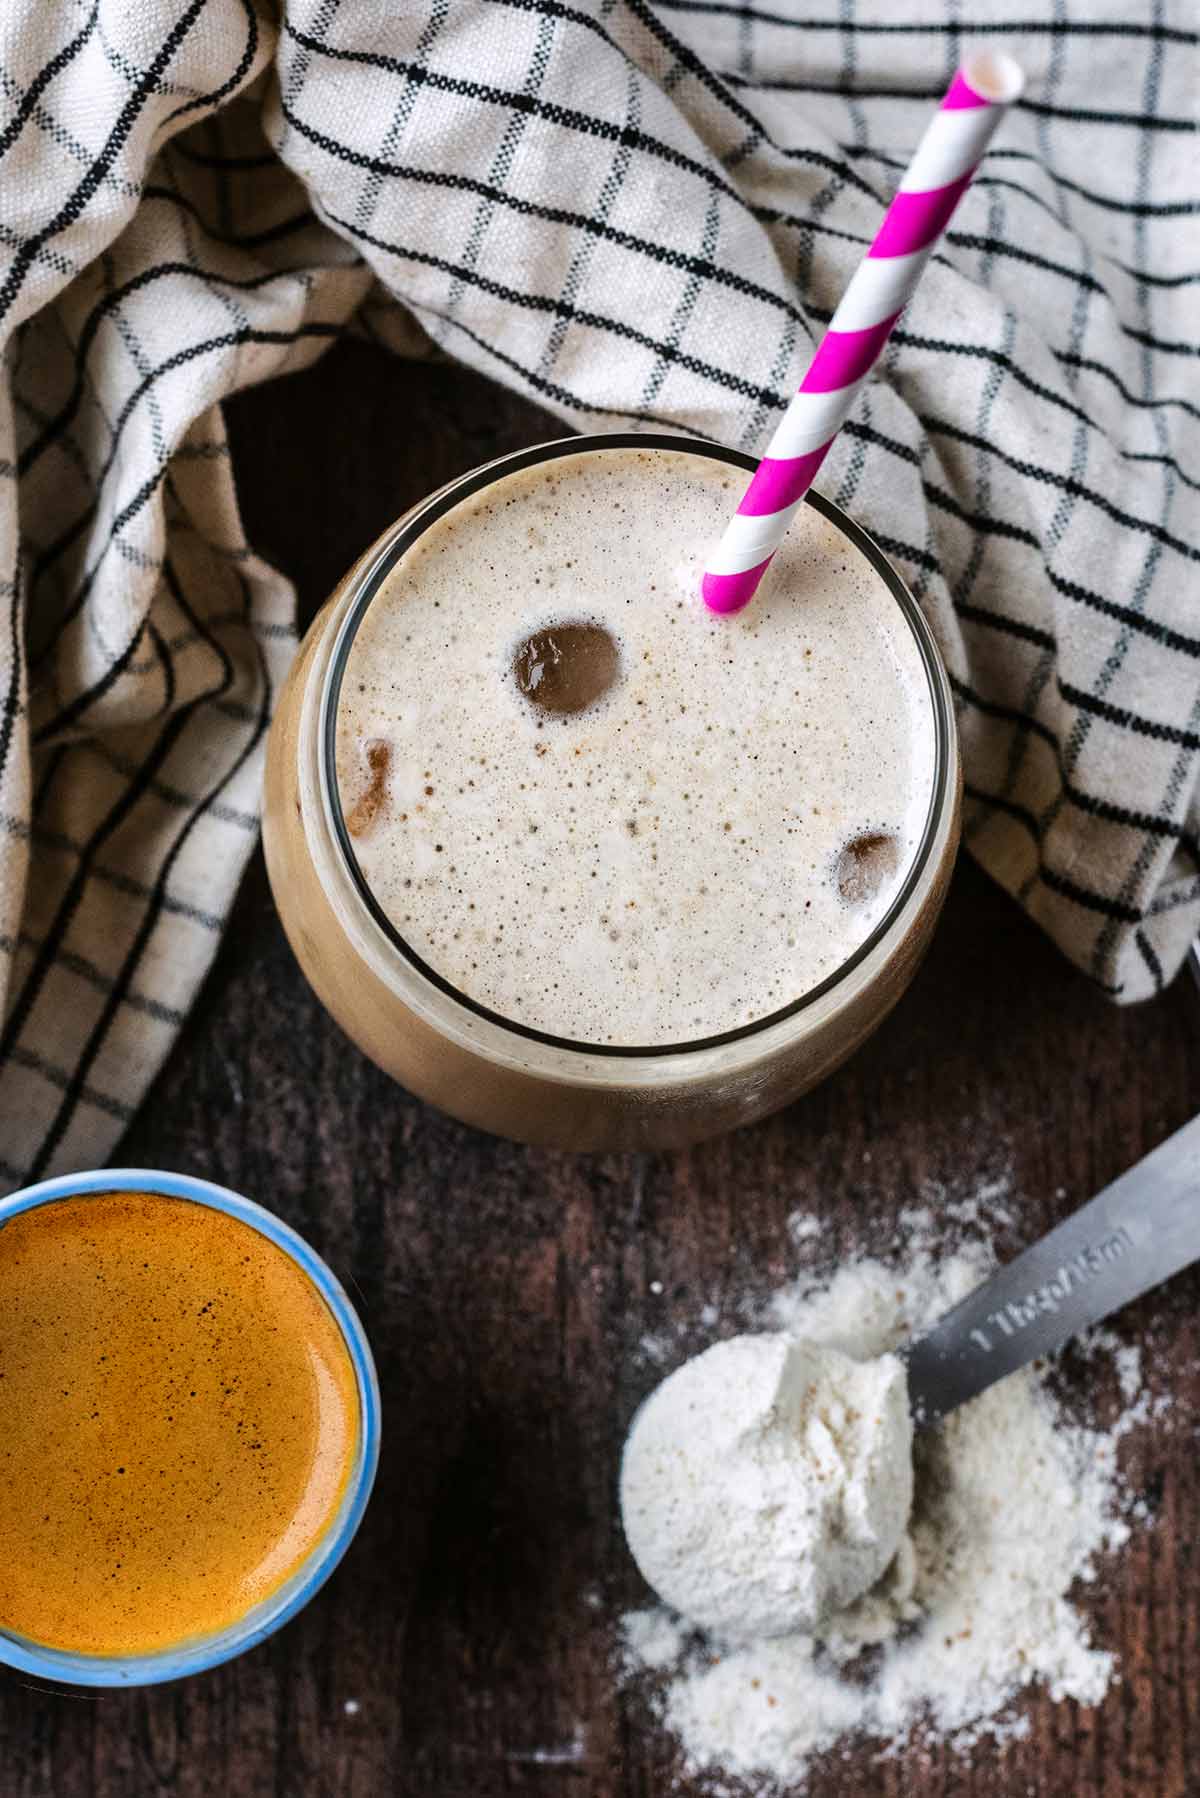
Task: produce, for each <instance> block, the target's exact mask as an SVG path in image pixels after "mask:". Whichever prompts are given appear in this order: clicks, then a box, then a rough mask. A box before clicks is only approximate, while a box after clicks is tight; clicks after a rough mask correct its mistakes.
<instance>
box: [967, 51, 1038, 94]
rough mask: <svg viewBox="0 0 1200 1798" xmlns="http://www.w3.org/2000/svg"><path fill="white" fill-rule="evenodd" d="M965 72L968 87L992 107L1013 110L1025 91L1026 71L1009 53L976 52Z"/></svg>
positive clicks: (969, 57) (968, 61)
mask: <svg viewBox="0 0 1200 1798" xmlns="http://www.w3.org/2000/svg"><path fill="white" fill-rule="evenodd" d="M962 72H963V78H964V80H965V81H966V82H967V84H968V86H970V87H972V88H974V90H975V92H976V93H977V94H978V95H979V97H980V99H981V100H986V101H987V102H988V103H989V105H992V106H1011V105H1012V103H1013V101H1014V100H1019V99H1020V97H1021V95H1022V93H1023V92H1024V91H1025V71H1024V69H1023V68H1022V67H1021V65H1020V63H1019V62H1018V61H1017V60H1016V58H1015V57H1013V56H1010V55H1009V54H1008V52H1007V50H976V51H973V52H972V54H971V55H970V56H968V57H967V59H966V61H965V62H964V63H963V65H962Z"/></svg>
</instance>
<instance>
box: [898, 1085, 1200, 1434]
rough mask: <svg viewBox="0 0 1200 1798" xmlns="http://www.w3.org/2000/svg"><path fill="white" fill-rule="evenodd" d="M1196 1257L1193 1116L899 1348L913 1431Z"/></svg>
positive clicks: (1198, 1189) (1196, 1135)
mask: <svg viewBox="0 0 1200 1798" xmlns="http://www.w3.org/2000/svg"><path fill="white" fill-rule="evenodd" d="M1196 1260H1200V1117H1197V1118H1193V1119H1192V1121H1191V1123H1190V1124H1185V1125H1184V1126H1183V1129H1182V1130H1177V1131H1176V1132H1175V1135H1174V1136H1169V1137H1168V1138H1167V1140H1166V1142H1164V1143H1161V1144H1160V1145H1159V1147H1158V1148H1157V1149H1155V1150H1153V1151H1152V1152H1151V1153H1150V1154H1149V1155H1147V1156H1145V1157H1144V1159H1143V1160H1141V1161H1139V1162H1137V1163H1136V1164H1135V1165H1134V1166H1133V1167H1131V1168H1130V1169H1129V1170H1128V1172H1127V1173H1124V1174H1122V1175H1121V1176H1120V1178H1119V1179H1117V1180H1114V1181H1113V1183H1112V1185H1111V1186H1106V1187H1105V1188H1104V1190H1103V1192H1101V1193H1098V1194H1097V1195H1096V1197H1095V1198H1094V1199H1092V1200H1090V1201H1089V1203H1088V1204H1086V1205H1081V1206H1080V1208H1079V1210H1078V1211H1076V1212H1073V1213H1072V1215H1071V1216H1070V1217H1068V1218H1067V1219H1066V1220H1065V1221H1064V1222H1063V1223H1061V1224H1059V1225H1058V1226H1057V1228H1055V1229H1053V1230H1051V1231H1050V1234H1049V1235H1048V1236H1043V1237H1042V1239H1041V1241H1040V1242H1035V1243H1034V1244H1033V1245H1032V1247H1030V1248H1028V1249H1026V1250H1024V1252H1023V1253H1022V1254H1020V1255H1018V1256H1017V1257H1016V1259H1015V1260H1013V1261H1009V1262H1006V1263H1005V1265H1004V1266H1003V1267H1002V1268H1000V1269H998V1271H997V1272H996V1273H994V1274H993V1275H992V1277H991V1279H990V1280H985V1281H984V1283H983V1285H982V1286H977V1287H976V1288H975V1291H974V1292H971V1293H968V1294H967V1297H966V1298H965V1299H963V1300H962V1301H961V1303H960V1304H957V1305H955V1307H954V1309H953V1310H952V1311H948V1312H947V1313H946V1315H945V1317H943V1318H942V1319H941V1320H940V1322H938V1323H936V1324H935V1325H934V1327H933V1329H932V1330H930V1331H929V1333H928V1334H927V1335H925V1336H922V1337H920V1338H918V1340H917V1341H916V1342H913V1343H910V1344H909V1345H908V1347H907V1348H904V1349H901V1350H900V1351H899V1352H900V1354H901V1356H902V1358H903V1359H904V1360H905V1361H906V1362H907V1363H908V1390H909V1401H910V1403H911V1405H912V1413H913V1420H914V1422H915V1423H916V1426H917V1428H918V1429H922V1428H924V1427H925V1426H927V1425H928V1424H932V1423H936V1422H937V1421H938V1419H939V1418H941V1417H944V1416H945V1415H946V1413H947V1412H948V1411H953V1410H954V1409H955V1408H956V1406H958V1405H963V1404H965V1403H966V1401H967V1400H968V1399H969V1398H974V1397H975V1396H976V1395H977V1394H978V1393H980V1392H984V1391H986V1389H987V1388H988V1387H989V1386H991V1385H993V1384H994V1383H995V1381H996V1380H1002V1379H1003V1378H1004V1376H1005V1374H1010V1373H1015V1372H1016V1370H1017V1369H1018V1368H1019V1367H1024V1366H1025V1365H1026V1363H1027V1362H1029V1361H1033V1360H1036V1359H1037V1357H1038V1356H1039V1355H1049V1354H1053V1352H1054V1351H1055V1349H1059V1348H1061V1347H1062V1346H1063V1344H1064V1343H1065V1342H1066V1341H1068V1340H1069V1338H1070V1337H1072V1336H1074V1335H1076V1334H1077V1333H1078V1332H1079V1331H1080V1330H1082V1329H1085V1328H1086V1327H1087V1325H1088V1324H1095V1323H1099V1322H1100V1319H1101V1318H1102V1317H1107V1316H1108V1315H1109V1313H1110V1312H1113V1311H1116V1310H1118V1309H1119V1308H1120V1306H1122V1305H1127V1304H1128V1303H1129V1301H1130V1300H1131V1299H1135V1298H1137V1297H1138V1296H1139V1294H1140V1293H1143V1292H1148V1291H1149V1290H1150V1288H1151V1287H1152V1286H1157V1285H1158V1284H1159V1283H1160V1281H1162V1280H1166V1279H1168V1278H1169V1277H1170V1275H1171V1274H1175V1273H1178V1272H1179V1270H1180V1269H1181V1268H1184V1267H1187V1266H1189V1264H1190V1263H1191V1262H1193V1261H1196Z"/></svg>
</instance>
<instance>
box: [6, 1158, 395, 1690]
mask: <svg viewBox="0 0 1200 1798" xmlns="http://www.w3.org/2000/svg"><path fill="white" fill-rule="evenodd" d="M101 1192H153V1193H159V1194H161V1195H162V1196H163V1197H164V1198H170V1199H187V1200H190V1201H191V1202H192V1203H193V1204H198V1205H206V1206H208V1207H209V1209H211V1210H214V1211H222V1212H224V1213H225V1214H226V1216H228V1217H236V1218H238V1219H240V1220H241V1222H242V1223H244V1224H248V1225H249V1226H250V1228H251V1229H253V1230H257V1231H258V1232H259V1234H260V1235H262V1236H265V1237H266V1238H267V1239H268V1241H270V1242H273V1243H274V1244H275V1245H276V1247H277V1248H280V1249H282V1250H283V1252H284V1254H285V1255H288V1256H289V1257H290V1258H291V1260H293V1261H294V1262H296V1264H297V1265H298V1266H299V1267H300V1268H301V1269H302V1270H303V1271H304V1272H305V1273H306V1274H307V1275H308V1277H309V1279H310V1280H311V1281H312V1283H313V1285H314V1286H315V1287H316V1289H317V1291H318V1292H319V1293H320V1294H321V1297H322V1298H323V1299H324V1300H325V1303H326V1304H327V1305H328V1307H329V1309H330V1311H331V1312H332V1313H333V1316H334V1319H335V1321H336V1323H337V1325H338V1328H339V1329H340V1330H341V1333H342V1338H343V1340H344V1342H345V1344H346V1349H347V1352H348V1353H349V1355H350V1359H351V1362H352V1364H353V1367H354V1377H355V1383H356V1385H357V1388H358V1405H359V1414H358V1424H359V1437H358V1454H357V1457H356V1460H355V1465H354V1471H353V1473H352V1474H351V1476H350V1480H349V1483H348V1485H347V1488H346V1493H345V1496H344V1497H343V1499H342V1505H341V1509H340V1511H339V1513H338V1515H337V1518H336V1519H335V1521H334V1522H333V1523H332V1524H331V1525H330V1527H329V1529H328V1530H327V1531H326V1533H325V1535H324V1536H323V1537H322V1539H321V1541H320V1542H319V1543H318V1545H317V1547H316V1549H315V1550H314V1552H313V1554H312V1555H311V1556H310V1558H309V1560H308V1561H307V1562H306V1563H305V1564H304V1565H303V1566H302V1567H300V1568H298V1569H297V1571H296V1572H295V1573H294V1574H293V1575H292V1576H291V1578H290V1579H288V1580H285V1581H284V1583H283V1585H282V1586H281V1587H280V1588H279V1590H278V1591H277V1592H274V1593H272V1595H271V1596H270V1597H269V1598H267V1599H264V1600H263V1602H262V1603H261V1604H259V1605H256V1606H255V1607H254V1609H253V1610H251V1611H248V1612H247V1614H246V1616H245V1617H243V1618H242V1619H241V1620H240V1621H239V1622H237V1623H235V1624H232V1625H231V1626H230V1627H229V1628H228V1629H225V1630H221V1631H218V1632H217V1633H216V1634H215V1635H211V1636H198V1637H196V1638H195V1639H194V1640H193V1641H190V1642H184V1643H180V1644H179V1645H178V1646H177V1647H174V1648H167V1649H162V1650H160V1651H158V1652H157V1653H152V1654H143V1655H130V1656H124V1657H117V1656H108V1655H90V1654H77V1653H73V1652H71V1651H69V1650H66V1649H56V1648H46V1647H42V1646H41V1645H40V1644H38V1643H36V1642H31V1641H29V1640H28V1639H27V1638H25V1637H23V1636H18V1635H14V1634H12V1633H11V1632H9V1631H7V1630H4V1629H0V1664H3V1665H6V1666H9V1667H14V1668H16V1669H17V1670H18V1671H19V1672H22V1673H32V1674H35V1675H37V1677H38V1678H40V1679H46V1680H51V1681H53V1682H55V1683H56V1684H59V1685H71V1686H110V1687H111V1686H116V1687H120V1686H151V1685H160V1684H162V1682H163V1681H164V1680H170V1679H183V1678H185V1677H186V1676H187V1675H188V1674H191V1673H204V1672H206V1671H207V1670H208V1669H209V1668H210V1667H219V1666H220V1665H221V1664H222V1662H224V1661H230V1660H232V1659H233V1658H234V1656H235V1655H239V1654H244V1653H245V1652H246V1650H247V1649H250V1648H255V1647H257V1646H258V1644H259V1643H260V1642H264V1641H266V1639H267V1637H268V1636H272V1635H274V1633H275V1631H276V1630H277V1629H280V1628H282V1626H283V1625H284V1624H285V1623H287V1622H289V1621H290V1620H291V1618H293V1617H294V1616H296V1614H297V1612H299V1611H301V1610H303V1608H304V1606H305V1605H306V1604H307V1603H308V1601H309V1599H310V1598H312V1597H313V1595H314V1594H315V1593H316V1592H318V1591H319V1590H320V1588H321V1587H322V1586H323V1585H324V1584H325V1581H326V1580H327V1579H328V1578H329V1576H330V1574H331V1573H332V1572H333V1570H334V1568H335V1567H336V1566H337V1564H338V1562H339V1561H340V1560H341V1558H342V1556H343V1555H344V1554H345V1552H346V1550H347V1549H348V1548H349V1546H350V1543H351V1542H352V1541H353V1539H354V1535H355V1533H356V1531H357V1529H358V1526H359V1524H360V1523H361V1522H362V1517H363V1513H364V1511H365V1510H366V1508H367V1501H368V1499H369V1498H370V1496H371V1487H372V1485H373V1484H374V1480H375V1472H376V1468H377V1467H378V1465H379V1435H380V1400H379V1381H378V1378H377V1376H376V1372H375V1362H374V1358H373V1356H372V1354H371V1348H370V1344H369V1343H368V1341H367V1337H366V1332H365V1331H364V1329H363V1327H362V1324H361V1322H360V1321H359V1317H358V1313H357V1312H356V1311H355V1309H354V1307H353V1305H352V1304H351V1303H350V1300H349V1298H348V1297H347V1295H346V1292H345V1290H344V1288H343V1287H342V1284H341V1282H340V1281H339V1280H338V1278H337V1276H336V1275H335V1274H334V1273H333V1272H332V1270H331V1269H330V1268H328V1267H327V1266H326V1265H325V1263H324V1262H323V1261H322V1260H321V1257H320V1256H319V1255H318V1254H317V1252H316V1250H315V1249H313V1248H310V1246H309V1245H308V1243H307V1242H305V1240H304V1238H303V1237H302V1236H300V1235H299V1234H298V1233H297V1232H296V1231H295V1230H293V1229H292V1227H291V1225H290V1224H285V1223H284V1222H283V1220H282V1218H279V1217H276V1216H275V1215H274V1213H273V1212H270V1211H267V1210H266V1209H265V1207H264V1206H262V1205H258V1204H256V1203H255V1202H254V1200H253V1199H247V1198H243V1196H242V1195H241V1193H236V1192H232V1191H230V1189H229V1188H228V1187H227V1186H218V1185H216V1184H215V1183H214V1182H213V1181H211V1180H202V1179H198V1178H195V1177H193V1176H192V1175H190V1174H169V1173H165V1172H162V1171H161V1170H156V1169H151V1168H105V1169H102V1170H100V1171H98V1172H96V1173H86V1174H66V1175H63V1176H61V1177H60V1178H58V1179H55V1180H42V1181H41V1182H39V1184H38V1185H36V1186H27V1187H25V1188H23V1190H22V1191H20V1192H15V1193H12V1194H10V1195H9V1196H8V1197H7V1198H3V1199H0V1228H3V1226H4V1225H5V1224H6V1223H7V1222H8V1220H9V1219H10V1218H13V1217H16V1216H18V1215H19V1213H21V1212H22V1211H31V1210H33V1209H34V1208H35V1207H36V1206H39V1205H45V1204H48V1203H51V1202H53V1201H55V1200H58V1199H69V1198H77V1197H80V1196H82V1195H85V1194H88V1193H101Z"/></svg>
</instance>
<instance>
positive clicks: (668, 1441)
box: [621, 1334, 913, 1642]
mask: <svg viewBox="0 0 1200 1798" xmlns="http://www.w3.org/2000/svg"><path fill="white" fill-rule="evenodd" d="M912 1492H913V1468H912V1421H911V1418H910V1416H909V1408H908V1389H907V1381H906V1378H905V1372H904V1368H903V1366H902V1364H901V1363H900V1361H899V1360H897V1358H896V1356H895V1355H883V1356H880V1357H879V1358H878V1359H876V1360H870V1361H856V1360H853V1359H852V1358H851V1357H850V1356H849V1355H844V1354H841V1353H840V1352H839V1351H838V1350H837V1349H833V1348H828V1347H825V1346H824V1345H821V1344H818V1343H815V1342H808V1341H804V1340H802V1339H800V1338H797V1337H793V1336H788V1335H785V1334H772V1335H762V1336H735V1337H734V1338H733V1339H732V1340H731V1341H728V1342H718V1343H716V1344H715V1345H714V1346H713V1347H712V1348H710V1349H707V1350H706V1351H705V1352H704V1354H702V1355H697V1356H696V1357H695V1359H694V1360H692V1361H688V1362H685V1364H684V1365H683V1366H682V1367H680V1368H679V1369H678V1370H677V1371H676V1372H675V1373H673V1374H672V1375H671V1376H670V1378H669V1379H667V1380H664V1381H663V1383H662V1385H661V1386H659V1387H658V1389H657V1390H656V1391H655V1392H653V1393H652V1394H651V1396H650V1397H649V1399H648V1400H647V1401H646V1403H645V1404H644V1405H643V1406H642V1409H641V1410H640V1411H639V1412H638V1415H637V1417H636V1418H635V1419H634V1423H633V1428H632V1429H631V1430H630V1432H629V1439H628V1441H627V1442H626V1445H625V1456H624V1461H623V1464H622V1468H621V1514H622V1517H623V1520H624V1524H625V1534H626V1537H627V1538H628V1541H629V1546H630V1548H631V1550H632V1551H633V1556H634V1559H635V1560H636V1561H637V1564H638V1566H639V1567H640V1568H641V1570H642V1573H643V1574H644V1575H645V1577H646V1579H647V1580H648V1581H649V1582H650V1584H651V1585H652V1586H653V1587H654V1589H655V1591H656V1592H657V1593H658V1594H659V1596H660V1598H662V1599H664V1600H665V1601H666V1603H667V1604H669V1605H671V1606H673V1608H674V1609H675V1610H677V1611H680V1612H682V1613H683V1615H684V1616H686V1617H689V1618H690V1619H691V1620H692V1621H693V1622H694V1623H698V1624H700V1625H701V1626H702V1627H703V1628H705V1629H708V1630H711V1631H712V1632H713V1633H714V1634H716V1635H718V1636H721V1637H723V1638H725V1639H726V1640H729V1641H735V1642H745V1641H752V1640H760V1639H762V1638H764V1637H771V1636H784V1635H792V1634H794V1633H796V1632H801V1631H802V1632H810V1631H812V1630H813V1629H814V1628H815V1627H816V1626H817V1624H818V1623H819V1622H820V1620H821V1619H822V1618H823V1617H826V1616H828V1615H830V1614H831V1613H832V1612H835V1611H840V1610H842V1609H844V1608H845V1606H846V1605H848V1604H850V1603H851V1602H852V1601H853V1600H854V1599H856V1598H858V1597H859V1596H860V1595H861V1594H862V1593H864V1592H866V1591H867V1590H868V1589H869V1588H870V1587H871V1586H873V1585H874V1584H875V1583H876V1581H877V1580H878V1579H879V1578H880V1576H881V1575H882V1574H883V1573H884V1571H885V1570H886V1568H887V1567H888V1565H889V1563H890V1562H891V1561H892V1559H893V1558H894V1556H895V1554H896V1552H897V1550H898V1549H899V1547H900V1545H901V1542H902V1540H903V1538H904V1530H905V1525H906V1523H907V1521H908V1513H909V1509H910V1507H911V1505H912Z"/></svg>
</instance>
